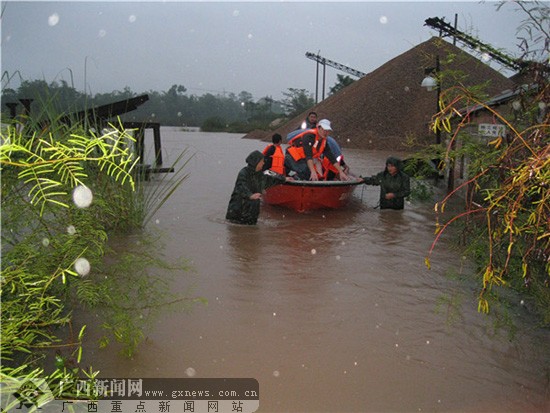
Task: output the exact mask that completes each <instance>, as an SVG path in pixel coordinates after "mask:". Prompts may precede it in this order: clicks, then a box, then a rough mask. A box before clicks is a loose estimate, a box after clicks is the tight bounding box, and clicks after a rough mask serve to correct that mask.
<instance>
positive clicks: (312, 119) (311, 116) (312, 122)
mask: <svg viewBox="0 0 550 413" xmlns="http://www.w3.org/2000/svg"><path fill="white" fill-rule="evenodd" d="M316 126H317V112H313V111H312V112H309V113H308V114H307V117H306V120H304V121H303V122H302V124H301V125H300V129H313V128H315V127H316Z"/></svg>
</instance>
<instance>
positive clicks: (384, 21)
mask: <svg viewBox="0 0 550 413" xmlns="http://www.w3.org/2000/svg"><path fill="white" fill-rule="evenodd" d="M379 20H380V23H382V24H387V23H388V18H387V17H386V16H380V19H379Z"/></svg>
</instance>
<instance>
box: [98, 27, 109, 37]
mask: <svg viewBox="0 0 550 413" xmlns="http://www.w3.org/2000/svg"><path fill="white" fill-rule="evenodd" d="M106 35H107V31H106V30H105V29H101V30H100V31H99V33H98V36H99V37H105V36H106Z"/></svg>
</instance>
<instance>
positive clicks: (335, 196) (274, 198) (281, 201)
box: [264, 178, 362, 212]
mask: <svg viewBox="0 0 550 413" xmlns="http://www.w3.org/2000/svg"><path fill="white" fill-rule="evenodd" d="M361 183H362V181H361V180H360V179H359V178H354V179H352V180H350V181H288V182H285V183H284V184H279V185H275V186H272V187H270V188H268V189H267V190H266V193H265V196H264V201H265V202H266V203H267V204H269V205H278V206H281V207H284V208H290V209H293V210H295V211H297V212H307V211H312V210H315V209H338V208H342V207H344V206H346V205H347V204H348V203H349V201H350V199H351V196H352V194H353V190H354V189H355V186H356V185H360V184H361Z"/></svg>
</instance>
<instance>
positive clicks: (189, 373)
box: [185, 367, 197, 377]
mask: <svg viewBox="0 0 550 413" xmlns="http://www.w3.org/2000/svg"><path fill="white" fill-rule="evenodd" d="M185 374H187V376H189V377H194V376H195V374H197V372H196V371H195V369H194V368H193V367H188V368H187V369H186V370H185Z"/></svg>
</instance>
